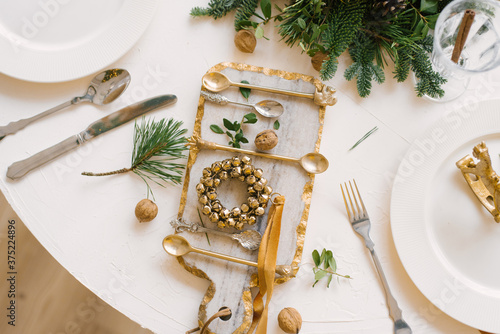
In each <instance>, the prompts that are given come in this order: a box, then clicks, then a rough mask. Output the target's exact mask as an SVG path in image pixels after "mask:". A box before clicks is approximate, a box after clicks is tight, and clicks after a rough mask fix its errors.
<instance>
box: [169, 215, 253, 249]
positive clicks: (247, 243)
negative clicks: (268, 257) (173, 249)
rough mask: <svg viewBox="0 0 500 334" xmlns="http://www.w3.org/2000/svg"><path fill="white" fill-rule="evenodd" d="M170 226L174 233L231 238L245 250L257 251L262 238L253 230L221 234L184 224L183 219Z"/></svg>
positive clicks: (195, 224) (195, 225)
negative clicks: (205, 234)
mask: <svg viewBox="0 0 500 334" xmlns="http://www.w3.org/2000/svg"><path fill="white" fill-rule="evenodd" d="M170 225H172V227H173V228H174V229H175V231H176V232H182V231H188V232H192V233H203V232H206V233H212V234H217V235H221V236H223V237H227V238H231V239H233V240H236V241H237V242H239V244H240V245H241V246H242V247H243V248H246V249H249V250H256V249H259V246H260V240H261V239H262V236H261V235H260V233H259V232H257V231H254V230H247V231H243V232H241V233H227V232H221V231H217V230H212V229H209V228H205V227H203V226H200V225H198V224H197V223H190V222H186V221H184V220H183V219H181V218H179V219H176V220H173V221H171V222H170Z"/></svg>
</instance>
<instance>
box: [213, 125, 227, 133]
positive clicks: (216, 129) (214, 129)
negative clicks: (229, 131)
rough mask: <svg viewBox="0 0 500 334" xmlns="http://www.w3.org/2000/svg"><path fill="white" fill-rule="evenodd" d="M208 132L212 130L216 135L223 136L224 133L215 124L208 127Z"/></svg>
mask: <svg viewBox="0 0 500 334" xmlns="http://www.w3.org/2000/svg"><path fill="white" fill-rule="evenodd" d="M210 130H212V131H213V132H215V133H218V134H223V133H224V130H222V129H221V128H220V126H218V125H215V124H212V125H210Z"/></svg>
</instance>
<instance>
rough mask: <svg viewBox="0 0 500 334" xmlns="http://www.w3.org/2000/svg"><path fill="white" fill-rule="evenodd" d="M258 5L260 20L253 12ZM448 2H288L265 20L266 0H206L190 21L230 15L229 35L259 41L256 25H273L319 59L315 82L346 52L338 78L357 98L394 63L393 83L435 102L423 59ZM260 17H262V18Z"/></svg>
mask: <svg viewBox="0 0 500 334" xmlns="http://www.w3.org/2000/svg"><path fill="white" fill-rule="evenodd" d="M259 2H260V8H261V9H262V15H261V14H259V13H258V12H257V11H256V9H257V7H258V3H259ZM449 2H451V0H292V1H291V3H290V4H289V5H287V6H285V7H284V8H283V9H281V8H279V7H278V6H277V5H275V6H274V7H275V9H276V10H277V11H278V13H277V14H276V15H274V16H272V15H271V10H270V7H271V0H210V1H209V4H208V7H207V8H205V9H201V8H193V10H192V11H191V15H193V16H200V15H209V16H212V17H213V18H215V19H217V18H219V17H221V16H223V15H226V14H227V13H228V12H230V11H231V10H234V9H236V16H235V29H236V30H237V31H238V30H241V29H248V30H255V32H256V37H257V38H259V37H264V36H263V30H262V25H264V24H266V23H268V22H269V21H270V20H271V19H274V21H275V22H278V24H277V27H278V32H279V34H280V35H281V37H282V40H283V41H284V42H285V43H286V44H287V45H289V46H290V47H293V46H295V45H298V46H300V48H301V49H302V52H306V53H307V54H308V55H309V56H311V57H313V56H314V55H316V54H317V53H318V52H321V53H323V54H324V55H325V58H324V60H323V63H322V66H321V70H320V77H321V79H322V80H330V79H331V78H333V76H334V75H335V74H336V72H337V66H338V57H339V56H340V55H341V54H342V53H344V51H346V50H348V53H349V55H350V57H351V59H352V61H353V63H352V64H351V65H350V66H349V67H348V68H347V69H346V71H345V72H344V77H345V78H346V79H347V80H356V85H357V88H358V93H359V95H360V96H361V97H366V96H368V95H369V94H370V92H371V88H372V83H373V82H376V83H379V84H380V83H383V82H384V81H385V74H384V67H385V66H386V65H388V64H389V61H390V62H392V63H394V71H393V75H394V78H395V79H396V80H397V81H398V82H403V81H405V80H407V79H408V76H409V73H410V70H411V71H413V73H414V74H415V77H416V78H417V81H418V82H417V84H416V85H415V91H416V94H417V96H423V95H429V96H432V97H439V96H442V95H443V94H444V91H443V89H442V88H441V85H442V84H443V83H445V82H446V80H445V79H444V78H442V77H441V76H440V75H439V74H438V73H436V72H435V71H434V70H433V69H432V65H431V61H430V59H429V53H430V52H432V37H431V36H429V35H428V32H429V30H430V29H434V25H435V23H436V20H437V17H438V15H439V12H441V10H442V9H443V8H444V7H445V6H446V5H447V4H448V3H449ZM262 16H264V17H262Z"/></svg>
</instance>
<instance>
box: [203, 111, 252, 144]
mask: <svg viewBox="0 0 500 334" xmlns="http://www.w3.org/2000/svg"><path fill="white" fill-rule="evenodd" d="M257 120H258V119H257V116H256V115H255V114H254V113H253V112H252V113H249V114H246V115H245V116H243V118H242V119H241V121H240V122H238V121H234V122H231V121H230V120H228V119H227V118H223V119H222V122H223V123H224V127H225V128H226V129H227V131H224V130H223V129H222V128H221V127H220V126H218V125H217V124H212V125H210V130H212V131H213V132H215V133H218V134H224V133H225V134H226V135H227V136H228V137H229V139H230V140H229V143H228V144H229V145H231V146H233V147H236V148H241V145H240V143H243V144H247V143H248V139H247V138H245V136H244V134H243V129H242V125H243V124H244V123H248V124H254V123H257Z"/></svg>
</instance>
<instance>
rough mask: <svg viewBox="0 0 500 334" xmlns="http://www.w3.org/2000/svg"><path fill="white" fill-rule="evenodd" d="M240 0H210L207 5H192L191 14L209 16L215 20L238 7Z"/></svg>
mask: <svg viewBox="0 0 500 334" xmlns="http://www.w3.org/2000/svg"><path fill="white" fill-rule="evenodd" d="M241 2H242V0H210V2H209V3H208V7H206V8H202V7H194V8H192V9H191V13H190V14H191V16H211V17H213V18H214V19H215V20H217V19H218V18H221V17H223V16H225V15H226V14H227V13H229V12H230V11H232V10H234V9H236V8H238V7H239V6H240V4H241Z"/></svg>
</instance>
